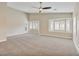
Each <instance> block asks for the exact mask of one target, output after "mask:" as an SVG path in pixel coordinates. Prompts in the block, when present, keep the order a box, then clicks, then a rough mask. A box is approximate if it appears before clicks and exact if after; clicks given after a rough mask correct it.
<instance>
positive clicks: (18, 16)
mask: <svg viewBox="0 0 79 59" xmlns="http://www.w3.org/2000/svg"><path fill="white" fill-rule="evenodd" d="M27 20H28V16H27V14H25V13H23V12H21V11H18V10H15V9H12V8H9V7H8V17H7V25H8V31H7V36H12V35H18V34H23V33H25V32H27V31H26V30H25V26H26V23H27Z"/></svg>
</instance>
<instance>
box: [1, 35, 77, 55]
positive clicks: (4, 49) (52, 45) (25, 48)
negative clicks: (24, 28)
mask: <svg viewBox="0 0 79 59" xmlns="http://www.w3.org/2000/svg"><path fill="white" fill-rule="evenodd" d="M0 55H2V56H61V55H62V56H73V55H74V56H77V55H78V53H77V51H76V49H75V46H74V44H73V41H72V40H69V39H61V38H55V37H47V36H39V35H36V34H22V35H17V36H13V37H8V41H6V42H2V43H0Z"/></svg>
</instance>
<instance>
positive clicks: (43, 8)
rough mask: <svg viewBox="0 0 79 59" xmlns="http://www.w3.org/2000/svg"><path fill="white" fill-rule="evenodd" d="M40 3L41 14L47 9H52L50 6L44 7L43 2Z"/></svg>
mask: <svg viewBox="0 0 79 59" xmlns="http://www.w3.org/2000/svg"><path fill="white" fill-rule="evenodd" d="M39 3H40V7H39V8H38V9H39V13H41V12H42V11H43V10H47V9H51V8H52V7H48V6H46V7H42V3H43V2H39Z"/></svg>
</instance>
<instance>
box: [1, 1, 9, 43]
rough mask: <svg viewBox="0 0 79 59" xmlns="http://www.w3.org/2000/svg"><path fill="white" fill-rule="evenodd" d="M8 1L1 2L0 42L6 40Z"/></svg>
mask: <svg viewBox="0 0 79 59" xmlns="http://www.w3.org/2000/svg"><path fill="white" fill-rule="evenodd" d="M6 10H7V7H6V3H2V2H1V3H0V42H2V41H5V40H6V26H7V23H6V21H7V18H6V13H7V12H6Z"/></svg>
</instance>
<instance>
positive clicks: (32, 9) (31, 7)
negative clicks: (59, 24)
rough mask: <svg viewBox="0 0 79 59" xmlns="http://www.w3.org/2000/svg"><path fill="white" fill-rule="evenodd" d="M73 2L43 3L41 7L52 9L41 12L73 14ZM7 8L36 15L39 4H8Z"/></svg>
mask: <svg viewBox="0 0 79 59" xmlns="http://www.w3.org/2000/svg"><path fill="white" fill-rule="evenodd" d="M74 5H75V2H43V3H42V7H52V8H51V9H47V10H42V12H43V13H54V12H56V13H57V12H73V10H74ZM7 6H9V7H11V8H14V9H17V10H20V11H24V12H26V13H38V12H39V7H40V3H39V2H8V3H7Z"/></svg>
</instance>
